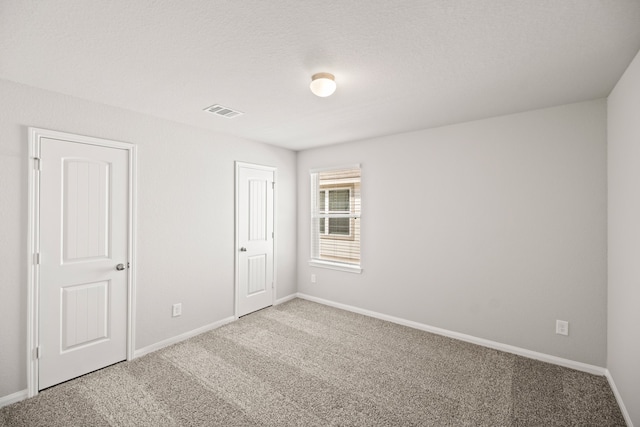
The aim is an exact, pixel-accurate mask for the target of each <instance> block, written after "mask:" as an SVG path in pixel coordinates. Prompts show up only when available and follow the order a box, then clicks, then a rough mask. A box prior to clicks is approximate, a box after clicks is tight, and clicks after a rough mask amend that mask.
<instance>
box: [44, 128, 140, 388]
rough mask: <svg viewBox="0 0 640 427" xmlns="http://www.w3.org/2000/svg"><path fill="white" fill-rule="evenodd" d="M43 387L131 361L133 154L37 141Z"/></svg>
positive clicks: (79, 144) (104, 148)
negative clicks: (128, 351)
mask: <svg viewBox="0 0 640 427" xmlns="http://www.w3.org/2000/svg"><path fill="white" fill-rule="evenodd" d="M40 158H41V169H40V215H39V220H40V221H39V236H40V265H39V272H40V273H39V278H40V283H39V316H38V318H39V326H38V331H39V347H40V358H39V359H38V388H39V389H40V390H41V389H43V388H46V387H50V386H52V385H55V384H58V383H60V382H63V381H67V380H69V379H71V378H74V377H77V376H80V375H83V374H86V373H88V372H91V371H94V370H96V369H99V368H102V367H105V366H108V365H111V364H113V363H116V362H119V361H121V360H125V359H126V347H127V345H126V344H127V295H128V271H127V270H126V268H125V269H123V270H116V265H117V264H123V266H126V265H127V261H128V203H129V155H128V151H127V150H124V149H119V148H110V147H104V146H98V145H90V144H81V143H76V142H70V141H63V140H59V139H49V138H41V140H40Z"/></svg>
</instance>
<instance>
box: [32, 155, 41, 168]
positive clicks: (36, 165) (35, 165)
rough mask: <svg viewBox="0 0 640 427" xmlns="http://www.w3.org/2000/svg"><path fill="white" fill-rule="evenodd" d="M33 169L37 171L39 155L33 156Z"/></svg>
mask: <svg viewBox="0 0 640 427" xmlns="http://www.w3.org/2000/svg"><path fill="white" fill-rule="evenodd" d="M33 169H35V170H37V171H39V170H40V157H34V158H33Z"/></svg>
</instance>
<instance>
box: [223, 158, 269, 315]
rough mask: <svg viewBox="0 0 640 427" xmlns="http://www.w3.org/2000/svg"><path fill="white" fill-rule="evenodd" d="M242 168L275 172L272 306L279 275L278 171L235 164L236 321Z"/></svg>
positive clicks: (238, 290)
mask: <svg viewBox="0 0 640 427" xmlns="http://www.w3.org/2000/svg"><path fill="white" fill-rule="evenodd" d="M240 168H250V169H259V170H266V171H270V172H273V182H274V186H273V292H272V295H271V305H274V304H275V302H276V290H277V288H278V280H277V278H278V274H277V268H276V267H277V265H278V262H277V259H278V250H277V248H278V229H277V224H278V221H277V219H278V208H277V206H278V204H277V201H278V169H277V168H276V167H274V166H265V165H258V164H255V163H245V162H240V161H237V160H236V162H235V175H236V176H235V181H234V184H235V226H234V233H235V236H234V238H235V244H234V257H233V260H234V263H235V279H234V283H235V286H234V294H235V295H234V304H233V317H234V318H235V319H238V305H239V300H240V281H239V280H240V263H239V257H240V233H239V227H240V220H239V212H238V207H239V202H240V200H239V199H240V186H239V185H238V184H239V182H240Z"/></svg>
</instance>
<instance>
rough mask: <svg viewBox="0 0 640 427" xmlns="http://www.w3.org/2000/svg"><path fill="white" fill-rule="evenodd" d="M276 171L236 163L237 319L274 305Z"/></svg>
mask: <svg viewBox="0 0 640 427" xmlns="http://www.w3.org/2000/svg"><path fill="white" fill-rule="evenodd" d="M274 182H275V169H273V168H269V167H264V166H258V165H249V164H246V163H236V190H237V195H236V197H237V203H236V209H237V212H236V218H237V220H236V236H237V246H236V265H237V271H236V272H237V285H236V295H237V303H238V310H237V314H236V315H237V316H244V315H245V314H248V313H251V312H253V311H256V310H260V309H261V308H265V307H268V306H270V305H273V295H274V266H273V264H274V250H273V248H274V244H273V243H274V231H273V224H274V203H273V201H274V187H275V184H274Z"/></svg>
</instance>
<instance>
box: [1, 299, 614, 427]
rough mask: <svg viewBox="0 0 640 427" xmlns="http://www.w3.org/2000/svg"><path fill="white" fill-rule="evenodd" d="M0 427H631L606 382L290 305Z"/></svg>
mask: <svg viewBox="0 0 640 427" xmlns="http://www.w3.org/2000/svg"><path fill="white" fill-rule="evenodd" d="M3 423H4V424H3ZM0 425H3V426H48V427H54V426H65V427H66V426H225V427H227V426H367V427H370V426H599V427H601V426H624V425H625V423H624V419H623V417H622V414H621V413H620V410H619V408H618V406H617V405H616V401H615V398H614V396H613V394H612V392H611V389H610V388H609V386H608V384H607V381H606V379H605V378H604V377H599V376H594V375H590V374H586V373H583V372H578V371H574V370H571V369H566V368H562V367H558V366H555V365H550V364H546V363H542V362H537V361H534V360H530V359H526V358H523V357H519V356H515V355H512V354H507V353H502V352H499V351H496V350H491V349H488V348H484V347H480V346H476V345H472V344H467V343H464V342H460V341H456V340H452V339H449V338H445V337H441V336H438V335H433V334H429V333H426V332H422V331H418V330H415V329H411V328H407V327H404V326H399V325H396V324H393V323H389V322H384V321H381V320H377V319H373V318H369V317H365V316H361V315H358V314H354V313H350V312H346V311H342V310H338V309H334V308H330V307H326V306H322V305H319V304H315V303H312V302H308V301H304V300H300V299H296V300H293V301H290V302H288V303H285V304H282V305H279V306H276V307H272V308H268V309H265V310H262V311H259V312H257V313H253V314H251V315H249V316H246V317H244V318H242V319H240V320H238V321H237V322H234V323H232V324H229V325H227V326H224V327H222V328H220V329H217V330H214V331H211V332H207V333H204V334H202V335H199V336H197V337H194V338H191V339H189V340H187V341H183V342H181V343H179V344H176V345H174V346H171V347H167V348H165V349H163V350H160V351H157V352H155V353H152V354H149V355H146V356H144V357H141V358H138V359H135V360H133V361H130V362H123V363H119V364H117V365H114V366H111V367H108V368H105V369H103V370H100V371H97V372H94V373H92V374H89V375H86V376H84V377H81V378H78V379H76V380H73V381H70V382H67V383H64V384H61V385H58V386H56V387H53V388H51V389H48V390H45V391H43V392H41V393H40V394H39V395H38V396H37V397H35V398H33V399H28V400H25V401H22V402H19V403H16V404H14V405H11V406H7V407H5V408H3V409H1V410H0Z"/></svg>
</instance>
